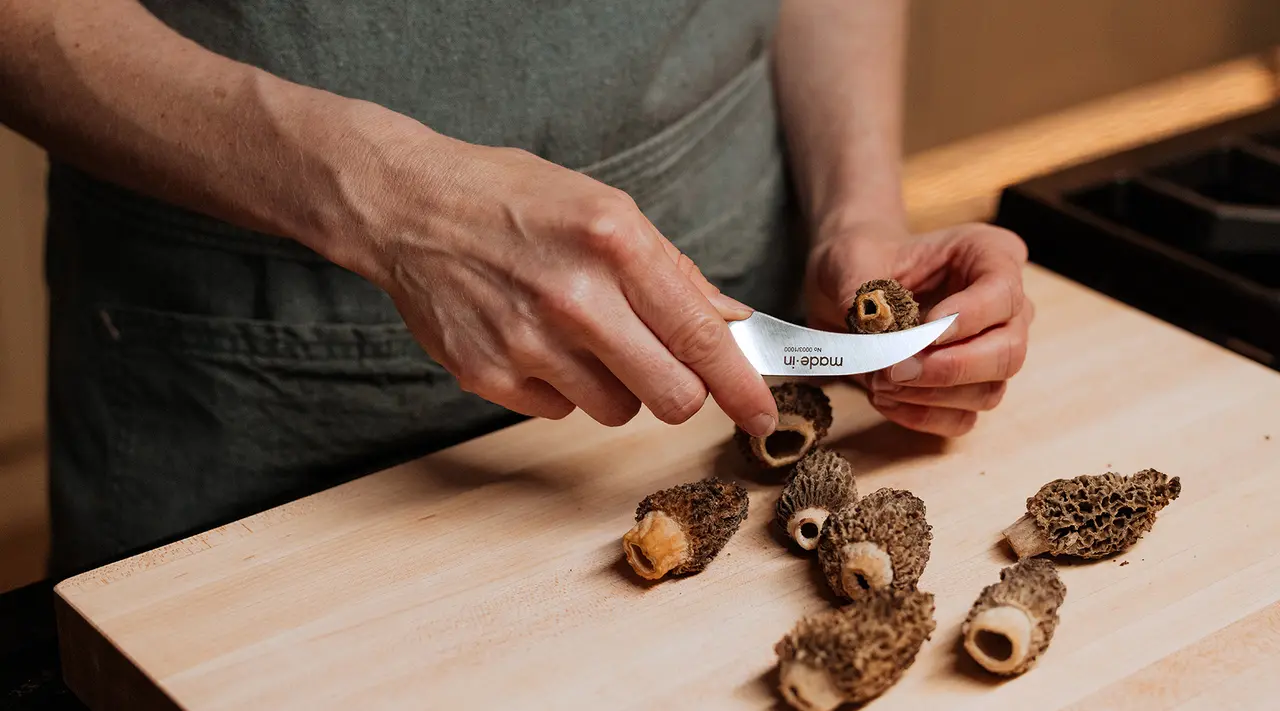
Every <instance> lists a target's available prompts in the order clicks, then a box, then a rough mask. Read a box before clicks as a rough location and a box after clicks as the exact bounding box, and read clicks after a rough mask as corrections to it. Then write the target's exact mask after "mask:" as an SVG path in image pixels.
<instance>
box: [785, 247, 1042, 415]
mask: <svg viewBox="0 0 1280 711" xmlns="http://www.w3.org/2000/svg"><path fill="white" fill-rule="evenodd" d="M1026 260H1027V250H1026V246H1025V245H1024V244H1023V242H1022V240H1021V239H1019V238H1018V237H1017V236H1016V235H1014V234H1013V233H1011V232H1009V231H1007V230H1004V229H1001V228H998V227H993V226H991V225H986V224H967V225H960V226H957V227H951V228H947V229H944V230H940V231H937V232H932V233H929V234H925V235H920V236H910V235H908V234H907V232H906V230H905V228H903V227H901V226H900V225H895V224H889V225H863V226H859V227H857V228H854V229H849V230H845V231H843V232H841V233H839V234H836V235H832V236H830V237H826V238H822V239H820V240H818V241H816V243H815V246H814V248H813V250H812V253H811V256H810V260H809V275H808V279H807V282H806V288H807V299H808V306H809V313H810V321H811V325H812V326H813V327H814V328H822V329H825V330H829V331H847V330H848V326H847V325H846V324H845V313H846V312H847V311H848V308H849V306H850V304H852V303H853V298H854V293H855V292H856V291H857V289H858V287H859V286H861V285H862V284H863V283H864V282H866V281H868V280H871V279H879V278H894V279H897V280H898V281H899V282H900V283H901V284H902V285H903V286H905V287H906V288H908V289H910V290H912V291H913V292H914V294H915V297H916V300H917V301H918V302H920V305H921V317H922V322H924V321H932V320H934V319H938V318H942V317H944V316H947V315H949V314H952V313H957V312H958V313H959V314H960V315H959V317H958V318H957V319H956V321H955V323H953V324H952V326H951V328H950V329H949V330H948V331H947V332H946V333H945V334H943V336H942V337H941V338H939V339H938V342H937V343H936V344H935V345H934V346H931V347H930V348H928V349H926V350H925V351H924V352H922V353H920V354H919V355H917V356H915V357H913V358H910V359H908V360H906V361H903V362H901V363H898V364H897V365H894V366H893V367H892V368H889V369H886V370H885V371H881V372H877V373H874V374H870V375H867V376H859V378H858V381H859V382H860V383H861V384H862V385H863V386H864V387H866V388H867V390H868V391H869V397H870V400H871V403H872V405H873V406H874V407H875V408H876V410H878V411H879V412H880V413H881V414H883V415H884V416H885V417H886V418H888V419H889V420H892V421H893V422H896V423H898V424H900V425H902V426H904V427H908V428H911V429H914V430H919V431H923V432H929V433H932V434H937V435H942V436H949V437H954V436H959V435H963V434H965V433H967V432H969V431H970V430H971V429H973V426H974V424H975V423H976V422H977V418H978V412H980V411H984V410H990V409H992V408H994V407H996V405H998V404H999V403H1000V400H1001V399H1002V398H1003V397H1004V393H1005V388H1006V383H1007V381H1008V380H1009V379H1010V378H1012V377H1013V376H1014V375H1015V374H1016V373H1017V372H1018V371H1019V370H1020V369H1021V368H1022V364H1023V361H1024V359H1025V358H1026V353H1027V330H1028V328H1029V326H1030V324H1031V320H1032V318H1033V317H1034V314H1035V309H1034V307H1033V306H1032V304H1031V302H1030V300H1028V299H1027V297H1026V296H1025V295H1024V294H1023V291H1022V269H1023V266H1024V265H1025V264H1026Z"/></svg>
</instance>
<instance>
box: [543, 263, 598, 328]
mask: <svg viewBox="0 0 1280 711" xmlns="http://www.w3.org/2000/svg"><path fill="white" fill-rule="evenodd" d="M552 281H553V282H554V286H551V287H550V288H548V289H547V291H545V292H543V293H542V294H541V297H540V302H541V306H542V309H543V310H544V311H545V312H546V313H548V314H550V315H551V316H552V317H553V318H556V319H558V320H561V321H569V322H571V323H576V324H582V323H587V322H590V321H591V320H592V313H593V311H592V304H593V302H596V299H595V298H594V297H593V294H594V292H595V284H594V282H593V280H592V278H591V277H590V276H589V275H587V274H584V273H580V274H574V275H572V276H570V277H568V278H566V279H559V280H552Z"/></svg>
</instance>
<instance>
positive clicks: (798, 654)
mask: <svg viewBox="0 0 1280 711" xmlns="http://www.w3.org/2000/svg"><path fill="white" fill-rule="evenodd" d="M933 612H934V601H933V595H932V594H930V593H927V592H921V591H918V590H910V591H902V590H879V591H875V592H874V593H871V594H869V595H868V596H867V597H866V598H864V599H862V600H860V601H859V602H858V603H857V604H855V605H848V606H845V607H841V608H836V609H833V610H826V611H823V612H819V613H817V614H814V615H809V616H806V617H803V618H801V619H800V620H799V621H798V622H797V623H796V625H795V626H794V627H793V628H792V629H791V631H790V632H788V633H787V635H786V636H784V637H783V638H782V639H781V640H779V641H778V643H777V644H775V645H774V651H775V653H776V654H777V656H778V666H779V688H780V690H781V692H782V695H783V698H784V699H786V701H787V703H788V704H790V705H791V706H792V707H794V708H796V709H801V710H802V711H831V710H832V709H835V708H837V707H839V706H840V705H842V704H858V703H864V702H866V701H869V700H871V699H874V698H876V697H877V696H880V695H881V694H883V693H884V692H885V691H886V690H888V689H889V688H890V687H891V686H893V685H894V684H895V683H897V682H898V680H899V679H901V678H902V675H903V674H904V673H905V672H906V670H907V669H909V668H910V667H911V665H912V664H913V663H914V662H915V659H916V656H917V654H919V652H920V649H921V647H922V646H923V645H924V643H925V642H926V641H928V639H929V638H930V636H931V635H932V634H933V631H934V629H935V628H936V626H937V625H936V622H935V621H934V618H933Z"/></svg>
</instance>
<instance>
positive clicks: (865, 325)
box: [845, 279, 920, 333]
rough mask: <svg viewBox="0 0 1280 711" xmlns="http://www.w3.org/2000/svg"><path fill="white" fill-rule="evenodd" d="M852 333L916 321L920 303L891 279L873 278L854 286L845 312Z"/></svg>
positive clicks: (899, 327)
mask: <svg viewBox="0 0 1280 711" xmlns="http://www.w3.org/2000/svg"><path fill="white" fill-rule="evenodd" d="M845 321H846V322H847V323H848V325H849V330H850V331H852V332H853V333H886V332H888V331H902V330H904V329H908V328H914V327H916V326H919V325H920V305H919V304H917V303H916V300H915V297H914V296H913V295H912V294H911V292H910V291H909V290H908V289H906V288H904V287H903V286H902V285H901V284H899V283H898V282H897V281H895V280H893V279H873V280H872V281H869V282H867V283H865V284H863V285H862V286H860V287H858V293H857V294H856V295H855V296H854V297H853V306H851V307H849V313H848V314H846V315H845Z"/></svg>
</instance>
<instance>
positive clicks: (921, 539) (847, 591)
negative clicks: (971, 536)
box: [818, 488, 933, 600]
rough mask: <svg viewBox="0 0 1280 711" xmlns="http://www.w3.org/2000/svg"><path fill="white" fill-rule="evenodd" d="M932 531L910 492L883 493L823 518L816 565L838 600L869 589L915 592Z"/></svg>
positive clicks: (925, 560)
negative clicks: (884, 588)
mask: <svg viewBox="0 0 1280 711" xmlns="http://www.w3.org/2000/svg"><path fill="white" fill-rule="evenodd" d="M932 540H933V527H932V526H930V525H929V522H928V520H927V519H926V518H925V505H924V502H923V501H921V500H920V498H919V497H917V496H915V495H914V494H912V493H911V492H909V491H903V490H900V489H889V488H882V489H879V490H877V491H875V492H872V493H871V494H868V495H867V496H865V497H863V498H861V499H859V500H858V501H856V502H855V503H853V504H851V505H849V506H846V507H845V508H843V509H841V510H840V511H838V512H836V513H834V514H832V515H831V516H830V517H828V518H827V522H826V524H824V525H823V527H822V533H821V535H820V537H819V539H818V562H819V563H820V564H821V566H822V572H823V575H825V576H826V578H827V582H828V583H829V584H830V585H831V589H832V591H833V592H835V594H836V595H837V596H839V597H840V598H842V599H845V600H853V599H856V598H858V597H861V596H863V595H865V594H866V591H867V590H868V589H875V588H879V587H892V588H894V589H896V590H911V589H914V588H915V586H916V583H917V582H918V581H919V580H920V576H921V575H922V574H923V573H924V569H925V565H926V564H927V563H928V562H929V548H930V542H931V541H932Z"/></svg>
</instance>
